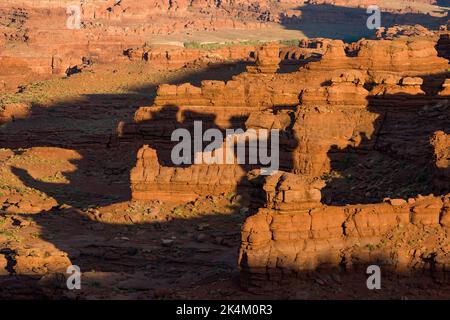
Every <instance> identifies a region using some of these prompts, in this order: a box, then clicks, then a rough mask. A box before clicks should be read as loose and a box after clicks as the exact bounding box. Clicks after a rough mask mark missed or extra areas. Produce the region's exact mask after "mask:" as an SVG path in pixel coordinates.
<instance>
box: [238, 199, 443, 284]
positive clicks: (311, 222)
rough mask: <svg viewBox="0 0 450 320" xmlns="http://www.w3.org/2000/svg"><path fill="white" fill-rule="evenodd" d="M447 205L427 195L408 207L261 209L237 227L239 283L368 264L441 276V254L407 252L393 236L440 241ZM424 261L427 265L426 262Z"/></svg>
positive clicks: (400, 202) (388, 204)
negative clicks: (432, 232)
mask: <svg viewBox="0 0 450 320" xmlns="http://www.w3.org/2000/svg"><path fill="white" fill-rule="evenodd" d="M448 203H449V198H448V197H444V198H443V199H441V198H438V197H432V196H430V197H419V198H417V199H411V200H410V201H409V202H408V203H406V202H405V201H404V200H398V199H394V200H390V201H388V202H386V203H380V204H373V205H352V206H345V207H333V206H316V207H314V208H309V209H307V208H304V207H300V208H298V209H297V210H296V209H294V208H289V210H271V209H261V210H260V211H259V212H258V213H257V214H256V215H254V216H252V217H250V218H248V219H247V221H246V223H245V225H244V226H243V228H242V244H241V250H240V255H239V266H240V268H241V271H242V274H241V275H242V284H243V285H244V286H247V287H252V288H254V287H255V286H256V287H260V286H264V284H265V283H267V281H269V282H276V281H279V280H282V279H283V278H289V277H290V278H292V277H295V276H297V275H298V276H301V275H302V274H304V273H306V272H308V271H313V270H317V269H332V268H336V267H340V268H344V269H347V270H351V269H353V268H357V267H358V266H361V265H362V266H364V265H370V264H376V265H379V266H382V267H383V270H385V271H386V270H391V271H396V272H398V273H408V272H411V271H412V270H414V269H416V270H418V271H419V272H420V271H421V270H422V269H432V270H433V272H435V273H436V274H439V273H441V274H442V273H446V272H448V270H449V267H450V256H449V255H448V253H447V252H445V251H444V252H442V251H439V252H433V251H432V250H433V249H432V248H425V247H422V249H419V250H417V251H413V250H410V248H409V246H410V245H412V242H411V243H405V240H406V239H401V238H397V237H398V235H399V233H402V234H403V235H404V237H410V236H412V237H414V235H417V234H421V233H424V234H426V231H422V230H427V229H433V228H435V229H437V230H439V231H438V232H439V234H440V235H441V236H443V237H444V238H446V237H447V236H446V235H445V234H446V233H445V231H444V229H445V228H448V227H449V225H448V221H447V220H448V217H447V215H448V214H447V211H448V210H447V204H448ZM442 210H444V211H445V214H444V215H440V214H441V212H442ZM386 237H389V239H390V242H389V243H388V242H387V240H386ZM395 241H399V242H398V244H397V243H394V242H395ZM430 256H432V257H433V258H432V259H433V263H432V264H431V263H429V262H428V260H427V259H428V258H429V257H430Z"/></svg>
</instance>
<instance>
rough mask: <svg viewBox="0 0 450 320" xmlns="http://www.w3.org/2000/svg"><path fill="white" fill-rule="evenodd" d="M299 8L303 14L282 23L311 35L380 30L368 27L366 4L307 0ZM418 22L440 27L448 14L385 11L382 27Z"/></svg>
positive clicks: (351, 37) (346, 36)
mask: <svg viewBox="0 0 450 320" xmlns="http://www.w3.org/2000/svg"><path fill="white" fill-rule="evenodd" d="M296 10H300V11H301V12H302V13H301V17H300V18H297V19H295V20H292V19H285V20H282V21H281V24H282V25H283V26H284V27H285V28H286V29H289V30H299V31H302V32H303V33H304V34H305V35H306V36H307V37H308V38H330V39H340V40H344V41H345V42H354V41H358V40H359V39H361V38H371V37H373V36H374V35H375V32H376V30H370V29H368V28H367V25H366V24H367V19H368V18H369V16H370V14H367V12H366V9H365V8H347V7H341V6H334V5H329V4H319V5H312V4H307V5H304V6H301V7H298V8H296ZM443 13H445V10H444V12H443ZM416 24H421V25H422V26H424V27H427V28H431V29H438V28H439V26H440V25H441V24H446V17H443V18H441V17H434V16H431V15H429V14H419V13H404V14H401V13H391V12H383V11H382V12H381V26H382V27H386V28H389V27H392V26H394V25H416Z"/></svg>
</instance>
